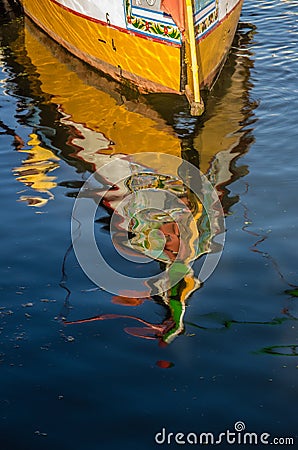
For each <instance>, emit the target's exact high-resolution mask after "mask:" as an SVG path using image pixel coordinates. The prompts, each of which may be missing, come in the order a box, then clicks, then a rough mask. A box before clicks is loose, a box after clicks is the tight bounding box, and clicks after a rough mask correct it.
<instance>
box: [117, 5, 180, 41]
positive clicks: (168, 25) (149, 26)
mask: <svg viewBox="0 0 298 450" xmlns="http://www.w3.org/2000/svg"><path fill="white" fill-rule="evenodd" d="M125 6H126V21H127V29H128V30H132V31H135V32H137V33H140V34H144V35H146V36H148V37H153V38H157V39H161V40H166V41H171V42H173V43H177V44H180V42H181V33H180V31H179V29H178V27H177V26H176V24H175V23H174V22H173V20H172V19H171V18H170V17H169V16H165V15H164V14H163V13H162V12H161V11H160V13H159V14H158V16H159V17H158V19H156V15H157V13H152V11H150V10H149V9H142V8H137V9H134V8H133V7H132V4H131V0H125ZM142 12H144V13H146V14H142ZM148 13H151V15H150V14H148Z"/></svg>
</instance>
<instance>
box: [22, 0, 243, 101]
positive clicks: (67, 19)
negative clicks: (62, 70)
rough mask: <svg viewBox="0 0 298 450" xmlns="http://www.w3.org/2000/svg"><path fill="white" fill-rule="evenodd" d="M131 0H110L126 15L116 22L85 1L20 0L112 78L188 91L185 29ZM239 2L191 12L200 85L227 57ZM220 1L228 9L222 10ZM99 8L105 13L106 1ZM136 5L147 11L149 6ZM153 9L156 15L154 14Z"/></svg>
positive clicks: (55, 34)
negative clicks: (138, 14) (156, 19)
mask: <svg viewBox="0 0 298 450" xmlns="http://www.w3.org/2000/svg"><path fill="white" fill-rule="evenodd" d="M131 1H132V3H131ZM135 1H136V0H126V1H125V2H123V1H122V0H121V1H120V0H117V1H116V0H114V3H115V4H116V3H119V8H122V10H123V11H124V19H123V20H122V19H121V18H116V19H114V22H112V21H110V16H111V18H112V17H113V14H112V13H111V14H110V13H106V14H105V16H104V17H102V16H101V14H100V12H99V13H98V12H97V13H96V12H94V11H87V10H84V9H83V6H82V9H81V10H77V9H76V8H75V6H74V5H75V4H78V3H80V2H72V0H61V1H58V0H57V1H56V0H22V5H23V7H24V11H25V13H26V14H27V15H28V16H29V17H30V18H31V19H32V20H33V21H34V22H35V23H36V24H37V25H38V26H39V27H40V28H42V29H43V30H44V31H45V32H46V33H48V34H49V35H50V36H51V37H52V38H53V39H55V40H56V41H57V42H59V43H60V44H61V45H62V46H64V47H65V48H66V49H67V50H69V51H70V52H71V53H73V54H74V55H76V56H77V57H79V58H80V59H82V60H83V61H85V62H86V63H88V64H90V65H91V66H93V67H95V68H96V69H99V70H101V71H103V72H104V73H106V74H108V75H110V76H111V77H113V78H114V79H116V80H119V81H120V82H122V83H123V82H127V83H129V84H130V85H131V84H132V85H134V86H136V87H137V88H138V90H139V91H140V92H143V93H146V92H169V93H185V87H186V85H187V86H189V88H190V89H191V90H192V89H193V82H192V70H193V68H192V67H191V64H188V61H189V60H190V57H189V55H188V50H187V48H186V51H185V47H187V45H186V46H185V42H186V43H187V36H186V39H184V33H183V30H179V28H178V27H177V26H176V24H175V22H174V21H173V20H172V19H171V18H169V17H170V16H168V15H165V14H163V15H161V13H160V12H159V14H160V16H157V17H160V18H162V20H163V23H162V22H158V21H156V22H153V21H151V22H150V21H149V19H148V20H147V19H146V20H145V19H144V18H142V17H141V18H139V17H137V16H134V10H133V8H131V6H132V5H134V3H135ZM143 1H144V0H143ZM136 2H137V3H138V1H136ZM242 2H243V0H228V1H225V2H222V1H221V0H214V2H212V0H211V1H210V2H209V6H208V4H207V6H206V8H205V9H206V11H207V13H208V8H209V10H210V13H209V15H208V14H207V15H205V18H204V17H202V15H203V13H204V11H199V12H198V13H197V16H194V24H195V26H194V28H195V33H196V34H195V39H196V53H197V60H198V68H199V84H200V87H201V88H202V87H210V86H211V85H212V83H213V80H214V79H215V77H216V75H217V73H218V71H219V70H220V68H221V66H222V64H223V63H224V61H225V59H226V56H227V54H228V51H229V49H230V46H231V44H232V40H233V37H234V34H235V31H236V27H237V24H238V21H239V17H240V12H241V6H242ZM91 3H92V1H91ZM102 3H103V4H104V3H106V4H107V5H108V2H107V1H103V2H102ZM110 3H111V2H110ZM124 3H125V4H124ZM207 3H208V2H207ZM213 3H214V5H213ZM223 3H225V5H226V8H227V5H229V8H230V9H229V11H226V10H225V12H224V13H223V12H221V13H220V11H221V8H222V4H223ZM107 5H106V8H108V6H107ZM211 7H213V9H212V8H211ZM84 8H85V6H84ZM98 8H101V9H102V12H104V6H100V7H98ZM139 9H140V11H141V13H142V14H143V15H144V14H145V13H146V14H147V15H148V11H146V10H145V9H143V10H142V9H141V8H139ZM137 12H138V9H137ZM149 13H150V11H149ZM152 14H153V16H152V17H153V18H154V14H155V16H156V14H157V13H156V12H155V11H152ZM196 17H197V19H196ZM104 19H105V20H104ZM196 20H197V23H196ZM152 24H153V25H152ZM143 25H144V27H143V28H142V26H143ZM152 30H153V31H152Z"/></svg>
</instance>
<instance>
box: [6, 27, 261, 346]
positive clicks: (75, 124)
mask: <svg viewBox="0 0 298 450" xmlns="http://www.w3.org/2000/svg"><path fill="white" fill-rule="evenodd" d="M15 26H16V27H17V30H16V39H15V40H14V41H12V42H11V43H10V50H11V51H10V52H7V55H6V58H8V60H7V64H10V66H11V67H12V71H13V70H17V71H18V72H19V71H20V70H21V72H22V73H25V74H26V75H25V76H26V80H27V83H28V89H29V90H30V95H31V96H32V98H33V99H37V100H38V101H37V103H36V105H35V106H33V104H35V102H33V104H32V105H31V108H30V115H27V116H26V124H27V127H28V136H27V137H26V136H25V135H22V136H20V137H18V136H15V141H16V147H17V150H18V152H21V154H22V155H27V157H23V158H22V163H21V165H20V166H19V167H16V168H14V170H13V172H14V174H15V176H16V178H17V180H18V181H19V182H20V183H21V184H22V185H23V189H21V190H20V197H19V200H20V201H22V202H26V203H27V204H28V205H29V206H30V207H33V208H34V209H35V210H36V211H38V210H39V211H42V209H46V208H47V205H48V203H51V202H53V201H54V200H55V196H56V195H57V191H58V189H65V194H66V195H67V196H69V197H75V196H77V194H78V192H77V190H78V189H79V188H80V186H81V185H80V183H79V181H80V180H81V178H85V174H86V172H95V171H97V170H101V168H102V167H104V166H105V167H107V166H106V164H107V162H108V161H111V160H113V159H116V158H117V156H118V155H119V154H120V155H126V159H124V162H125V161H130V162H131V161H132V162H133V163H134V164H135V165H136V164H138V165H139V166H140V164H141V163H142V160H143V162H144V158H145V156H146V153H148V152H149V153H150V152H152V150H153V148H154V150H156V149H157V152H155V155H156V158H154V159H151V160H150V161H149V160H148V159H147V160H146V161H145V164H144V166H145V169H146V170H147V172H148V168H150V172H151V176H150V180H149V181H150V182H151V183H152V182H155V181H156V180H158V183H159V185H161V182H162V180H160V178H161V177H160V174H162V175H163V183H164V184H167V185H169V183H165V176H164V175H165V174H166V175H167V177H168V179H170V178H172V179H174V178H175V177H177V174H178V172H179V171H180V169H181V167H183V159H182V158H181V155H182V154H183V158H186V159H187V158H188V157H189V156H188V154H189V153H193V154H194V155H197V160H198V167H200V169H201V171H202V172H203V173H204V174H205V175H206V176H207V177H208V178H209V179H210V180H211V181H212V183H213V184H214V186H215V187H216V189H217V191H218V194H219V196H220V198H221V201H222V204H223V207H224V210H225V214H228V213H229V208H230V206H231V205H232V204H233V202H235V201H237V198H235V199H233V197H231V195H230V194H229V192H227V191H226V186H228V185H229V184H230V183H231V182H232V181H233V180H235V179H237V178H239V177H241V176H243V175H245V173H246V172H245V167H242V166H240V165H239V164H238V167H235V161H236V160H237V159H238V158H239V156H240V155H242V154H243V153H245V152H247V151H248V148H249V144H250V140H249V131H247V130H246V129H245V127H244V126H243V124H245V123H246V122H247V121H248V119H249V117H250V114H252V109H253V105H252V104H250V100H249V95H248V79H249V67H248V61H247V58H244V57H243V58H241V55H240V56H239V55H237V56H236V55H235V54H233V55H231V56H232V57H231V58H230V61H229V63H228V64H226V66H225V68H224V72H223V74H222V75H223V76H222V77H221V78H220V79H219V80H218V83H217V85H216V86H215V88H214V90H213V93H212V95H210V96H209V98H208V103H207V111H206V114H205V115H204V118H203V126H202V127H200V128H199V129H198V130H197V132H196V134H195V136H194V137H193V143H192V145H193V148H192V149H191V148H190V145H189V143H188V147H189V149H188V150H185V148H186V147H185V145H184V143H183V139H181V138H180V137H178V136H177V133H175V132H174V129H173V128H172V127H171V126H170V125H169V124H168V123H167V121H166V120H164V119H163V118H162V115H161V113H160V111H157V110H154V108H153V107H152V106H151V107H150V104H148V103H146V101H145V100H148V101H149V97H148V96H145V99H143V98H142V97H138V98H137V100H136V101H133V100H131V99H128V98H125V97H124V96H123V93H121V92H120V91H119V90H118V89H117V85H116V84H115V83H114V82H112V81H108V80H106V79H105V78H104V77H98V76H97V74H96V73H94V71H92V70H90V68H89V67H87V66H86V65H85V64H83V63H82V62H81V61H80V60H79V59H77V58H74V57H73V56H72V55H71V54H69V53H68V52H66V51H64V49H63V48H62V47H61V46H59V45H57V44H56V43H53V42H52V41H51V39H49V37H48V36H47V35H46V34H44V33H42V32H41V31H40V30H39V29H38V28H37V27H36V26H35V25H34V24H33V23H32V22H31V21H29V20H28V19H27V18H26V19H25V21H24V23H22V21H16V24H15ZM14 67H15V68H16V69H13V68H14ZM54 71H55V73H56V76H55V77H53V76H52V73H53V72H54ZM18 72H16V73H18ZM16 80H18V77H16ZM74 86H75V89H74ZM118 87H119V86H118ZM153 98H154V99H159V95H156V96H153V97H151V99H150V100H151V101H153ZM180 100H181V99H180ZM98 105H100V107H99V106H98ZM177 120H178V119H177ZM183 120H185V115H183ZM191 120H192V121H193V119H192V118H191ZM11 132H12V133H13V130H11ZM164 152H167V154H168V155H169V158H168V159H167V166H166V167H165V166H164V167H163V168H162V166H161V160H160V159H158V154H159V153H164ZM188 152H189V153H188ZM140 153H144V156H142V155H140ZM137 155H138V156H137ZM173 157H174V158H173ZM178 158H180V162H179V161H178V164H177V165H175V164H172V165H169V161H176V162H177V160H178ZM65 163H66V164H67V165H71V166H74V167H75V170H76V172H77V174H78V175H77V178H76V179H75V180H73V179H69V180H66V181H63V183H61V182H60V183H58V178H57V177H56V176H55V173H56V171H57V169H58V168H59V166H62V165H63V164H65ZM124 169H125V167H123V166H122V168H121V170H122V172H121V173H123V170H124ZM138 172H139V174H140V175H139V176H138V179H135V182H138V183H139V184H141V185H142V187H146V185H144V179H145V177H144V176H142V172H143V173H144V174H145V171H142V170H139V171H138ZM80 174H81V175H82V177H81V176H80ZM153 175H154V176H153ZM128 176H130V174H128ZM112 177H113V172H110V173H108V172H107V171H106V170H105V181H107V182H109V181H110V182H111V178H112ZM166 181H167V180H166ZM127 186H128V185H124V184H123V183H118V184H117V186H115V187H117V189H116V190H115V191H112V193H113V194H115V193H117V194H119V195H118V196H117V195H113V196H112V197H111V198H109V195H106V196H105V199H103V201H102V205H103V207H104V208H105V209H106V214H105V218H104V220H106V219H107V217H109V216H111V215H112V214H113V212H114V211H115V210H116V209H117V210H118V211H119V203H121V201H122V199H123V198H125V196H127V195H129V190H128V188H127ZM185 194H186V196H187V199H186V200H187V201H188V202H189V204H191V205H192V210H193V211H195V214H196V215H195V216H194V217H195V221H196V222H197V223H198V224H199V227H198V229H199V232H200V236H199V238H200V244H201V246H200V249H199V250H200V251H199V253H197V254H195V253H194V248H195V245H194V243H195V240H196V239H197V238H198V233H197V230H196V229H193V228H192V227H190V226H188V227H187V223H186V227H185V228H187V230H188V231H187V232H186V233H185V239H186V241H185V243H186V246H185V252H184V257H183V261H182V262H183V264H184V266H187V265H188V264H189V262H191V261H192V260H194V259H196V260H198V263H199V259H200V256H202V255H204V254H206V252H207V251H208V249H209V248H208V246H209V242H210V239H211V238H212V236H210V233H208V227H206V223H205V216H204V215H203V214H202V213H203V211H202V208H201V204H200V202H199V201H198V199H196V198H195V197H193V196H191V194H190V193H189V192H185ZM143 219H144V217H140V220H139V221H138V222H137V223H136V224H133V225H134V230H133V231H134V235H135V236H136V237H137V239H135V240H132V241H131V247H130V248H129V247H127V246H126V245H124V246H122V248H120V251H122V252H130V254H132V251H134V254H136V253H138V255H139V257H142V255H143V254H144V253H145V252H146V242H145V241H144V239H142V238H143V237H144V236H145V235H146V234H148V233H147V230H148V229H151V228H152V221H151V222H150V221H148V217H147V218H145V219H146V220H143ZM180 219H181V220H180V222H181V223H183V220H184V219H183V217H181V218H180ZM96 225H97V228H100V227H102V229H103V227H104V226H105V223H104V222H98V223H97V224H96ZM118 225H119V228H118V229H117V231H119V233H121V232H122V231H123V230H122V229H121V227H122V223H121V221H120V223H119V224H118ZM159 225H161V226H163V228H164V229H165V228H167V229H166V231H167V232H168V233H169V234H170V235H171V237H172V241H173V242H174V241H175V238H176V233H175V227H171V224H169V223H168V222H165V221H164V222H162V221H161V223H160V224H159ZM175 242H176V243H177V239H176V241H175ZM124 244H125V243H124ZM166 250H168V249H166ZM169 250H171V249H169ZM174 250H175V249H174ZM167 257H168V261H167V260H166V259H165V258H167ZM170 258H171V256H170V252H168V253H166V252H165V255H163V260H161V258H159V259H158V258H155V260H156V264H166V263H167V262H170ZM180 263H181V261H180ZM195 264H196V262H195ZM176 268H177V269H179V266H177V265H176ZM180 268H181V264H180ZM200 286H201V283H200V280H199V279H198V278H197V277H196V274H195V271H194V270H192V269H191V268H190V270H188V272H187V273H185V274H184V275H183V277H182V279H181V281H180V282H179V283H178V284H177V285H175V286H174V287H173V288H171V289H168V290H166V291H165V292H164V293H163V295H159V296H154V298H153V299H154V301H155V302H157V303H158V304H159V305H160V306H161V307H162V308H163V309H164V310H165V312H164V315H165V318H164V319H163V320H161V323H152V322H150V321H148V320H144V319H143V318H142V317H138V316H137V315H133V314H132V315H129V314H120V312H121V308H118V309H116V311H117V313H115V309H113V305H115V304H116V305H122V306H123V307H126V308H127V307H129V306H131V307H135V306H138V305H141V304H142V303H143V302H144V301H146V300H144V298H136V297H135V296H134V295H132V294H133V293H130V292H127V291H123V292H119V295H114V296H113V297H112V299H111V302H112V304H113V305H111V310H112V311H108V313H107V314H106V313H103V314H101V315H100V316H93V317H89V318H88V317H87V318H86V313H85V310H84V309H83V306H82V303H79V305H76V306H77V308H76V314H74V313H73V312H72V313H71V314H68V316H69V317H68V318H67V320H65V321H64V322H65V325H74V324H75V323H86V322H90V321H95V320H98V321H101V320H109V319H116V318H119V319H121V318H122V319H125V320H129V321H132V322H137V323H139V324H141V325H142V326H141V327H134V326H129V327H126V328H125V331H126V332H127V333H129V334H130V335H133V336H137V337H142V338H146V339H158V340H159V341H160V342H162V343H170V342H172V341H173V340H174V339H175V337H177V336H179V335H180V334H181V333H183V330H184V320H185V312H186V306H187V303H188V300H189V298H190V297H191V295H192V294H193V293H194V292H195V291H196V290H198V289H200ZM148 287H149V289H151V290H152V291H154V286H148ZM149 296H150V292H148V293H147V295H146V298H147V300H148V299H149ZM71 301H72V302H73V301H75V300H73V299H72V300H71ZM140 309H141V308H140ZM119 310H120V311H119ZM74 316H75V317H74ZM78 316H79V318H78ZM82 316H83V317H84V318H83V319H82Z"/></svg>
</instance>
